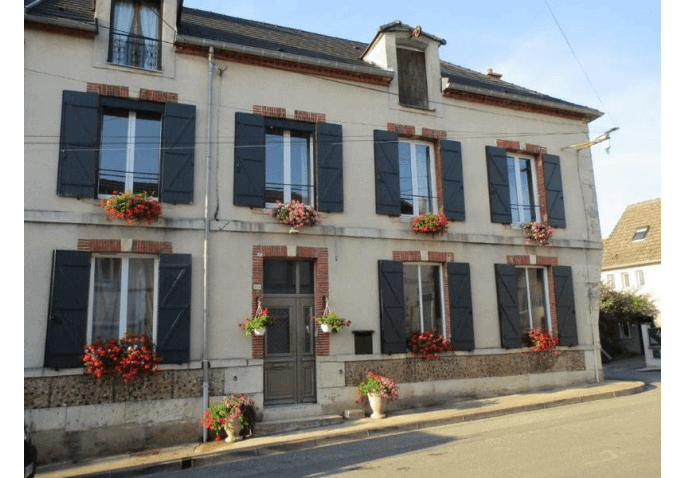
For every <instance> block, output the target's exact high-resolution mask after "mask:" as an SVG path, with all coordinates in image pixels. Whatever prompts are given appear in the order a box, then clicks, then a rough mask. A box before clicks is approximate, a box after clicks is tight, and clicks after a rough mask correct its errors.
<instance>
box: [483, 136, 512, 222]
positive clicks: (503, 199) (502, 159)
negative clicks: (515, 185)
mask: <svg viewBox="0 0 686 478" xmlns="http://www.w3.org/2000/svg"><path fill="white" fill-rule="evenodd" d="M486 160H487V165H488V193H489V196H490V200H491V222H498V223H501V224H511V223H512V209H511V206H510V182H509V180H508V177H507V153H506V152H505V150H504V149H503V148H496V147H494V146H486Z"/></svg>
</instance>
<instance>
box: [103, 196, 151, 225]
mask: <svg viewBox="0 0 686 478" xmlns="http://www.w3.org/2000/svg"><path fill="white" fill-rule="evenodd" d="M100 207H101V208H103V209H104V210H105V215H107V216H109V217H110V218H112V219H124V220H125V221H126V222H127V224H136V223H139V222H141V221H142V222H144V223H146V224H152V223H153V222H155V221H157V220H158V219H159V218H160V216H161V215H162V208H161V207H160V203H159V202H157V201H156V200H155V199H152V198H151V197H150V196H149V195H148V194H147V193H146V192H141V193H136V194H131V193H127V192H123V193H117V192H116V191H114V194H113V195H112V196H110V197H109V198H107V199H101V200H100Z"/></svg>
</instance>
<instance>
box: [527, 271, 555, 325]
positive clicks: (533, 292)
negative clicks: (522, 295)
mask: <svg viewBox="0 0 686 478" xmlns="http://www.w3.org/2000/svg"><path fill="white" fill-rule="evenodd" d="M527 270H528V274H529V296H530V298H531V320H532V322H533V325H534V327H538V328H543V327H545V328H546V329H548V330H550V327H548V319H547V317H548V314H547V313H546V306H545V304H546V297H545V283H544V272H543V269H527Z"/></svg>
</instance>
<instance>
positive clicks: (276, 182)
mask: <svg viewBox="0 0 686 478" xmlns="http://www.w3.org/2000/svg"><path fill="white" fill-rule="evenodd" d="M265 141H266V150H265V153H266V159H265V175H266V184H265V200H266V201H267V202H268V203H275V202H276V201H281V202H283V201H284V198H283V189H284V187H283V186H284V180H283V174H284V171H283V154H284V149H283V148H284V147H283V133H282V132H281V131H277V130H273V129H269V130H268V131H267V135H266V138H265Z"/></svg>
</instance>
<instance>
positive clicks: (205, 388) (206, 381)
mask: <svg viewBox="0 0 686 478" xmlns="http://www.w3.org/2000/svg"><path fill="white" fill-rule="evenodd" d="M213 62H214V47H212V46H210V48H209V52H208V57H207V146H206V148H205V150H206V152H207V153H206V154H207V155H206V157H205V233H204V240H203V253H202V263H203V264H202V266H203V278H202V280H203V286H202V290H203V304H202V335H203V337H202V400H203V402H202V403H203V409H207V408H208V407H209V406H210V362H209V360H208V359H207V263H208V260H207V259H208V255H209V251H208V243H207V242H208V238H209V235H210V207H209V206H210V163H211V161H212V73H214V63H213ZM202 441H203V443H206V442H207V428H206V427H203V429H202Z"/></svg>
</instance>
